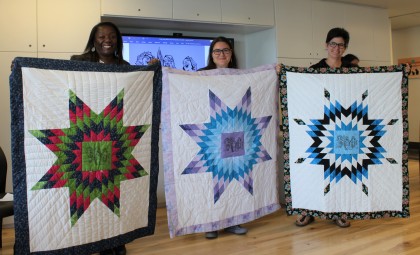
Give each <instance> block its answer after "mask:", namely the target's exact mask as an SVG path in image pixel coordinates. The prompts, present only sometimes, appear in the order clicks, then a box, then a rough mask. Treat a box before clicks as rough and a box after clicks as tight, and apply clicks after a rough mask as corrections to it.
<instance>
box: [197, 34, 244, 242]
mask: <svg viewBox="0 0 420 255" xmlns="http://www.w3.org/2000/svg"><path fill="white" fill-rule="evenodd" d="M218 68H238V66H237V63H236V56H235V51H234V50H233V47H232V44H231V42H230V41H229V40H228V39H226V38H225V37H222V36H220V37H217V38H215V39H214V40H213V41H212V43H211V44H210V50H209V55H208V64H207V66H206V67H204V68H201V69H199V70H198V71H203V70H212V69H218ZM225 231H226V232H229V233H232V234H236V235H244V234H246V233H247V232H248V230H247V229H246V228H243V227H241V226H239V225H235V226H231V227H227V228H225ZM218 235H219V234H218V232H217V231H211V232H206V238H207V239H214V238H217V237H218Z"/></svg>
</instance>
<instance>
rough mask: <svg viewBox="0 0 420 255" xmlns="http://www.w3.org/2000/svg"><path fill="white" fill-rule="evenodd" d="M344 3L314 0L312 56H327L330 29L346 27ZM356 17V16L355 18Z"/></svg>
mask: <svg viewBox="0 0 420 255" xmlns="http://www.w3.org/2000/svg"><path fill="white" fill-rule="evenodd" d="M344 7H345V5H344V4H339V3H332V2H323V1H313V2H312V57H313V58H324V57H326V44H325V39H326V37H327V34H328V31H330V29H331V28H334V27H343V28H345V27H346V22H345V19H344V13H346V12H347V11H346V9H345V8H344ZM354 19H356V18H354Z"/></svg>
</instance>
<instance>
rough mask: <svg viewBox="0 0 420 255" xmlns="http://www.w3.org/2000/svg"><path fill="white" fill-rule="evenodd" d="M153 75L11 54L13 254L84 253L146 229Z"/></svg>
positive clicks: (151, 184) (151, 192) (157, 82)
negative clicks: (12, 60)
mask: <svg viewBox="0 0 420 255" xmlns="http://www.w3.org/2000/svg"><path fill="white" fill-rule="evenodd" d="M161 75H162V74H161V68H160V66H158V65H154V66H147V67H138V66H116V65H104V64H99V63H89V62H79V61H66V60H52V59H34V58H16V59H15V60H14V67H13V71H12V75H11V76H10V101H11V118H12V121H11V127H12V170H13V185H14V189H13V190H14V199H15V233H16V245H15V254H93V253H96V252H99V251H102V250H105V249H109V248H112V247H116V246H119V245H123V244H126V243H129V242H131V241H133V240H134V239H136V238H139V237H143V236H147V235H151V234H153V233H154V227H155V221H156V204H157V202H156V187H157V175H158V165H159V164H158V156H157V155H158V141H159V124H160V98H161V88H162V87H161Z"/></svg>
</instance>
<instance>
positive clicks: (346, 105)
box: [280, 65, 409, 219]
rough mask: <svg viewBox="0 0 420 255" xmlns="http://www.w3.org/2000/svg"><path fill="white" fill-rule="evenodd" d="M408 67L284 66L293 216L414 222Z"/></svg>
mask: <svg viewBox="0 0 420 255" xmlns="http://www.w3.org/2000/svg"><path fill="white" fill-rule="evenodd" d="M406 69H408V68H407V67H406V66H405V65H400V66H381V67H363V68H362V67H360V68H359V67H352V68H342V69H330V68H321V69H313V68H299V67H291V66H282V69H281V72H280V96H281V107H282V108H281V114H282V116H283V118H282V122H283V131H284V132H283V140H284V148H283V149H284V160H285V172H284V178H285V192H286V210H287V213H288V214H289V215H290V214H301V215H308V214H309V215H313V216H316V217H320V218H323V219H335V218H337V217H341V218H348V219H372V218H381V217H409V186H408V119H407V113H408V112H407V107H408V87H407V86H408V79H407V70H406Z"/></svg>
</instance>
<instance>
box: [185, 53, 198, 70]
mask: <svg viewBox="0 0 420 255" xmlns="http://www.w3.org/2000/svg"><path fill="white" fill-rule="evenodd" d="M182 69H183V70H184V71H197V63H196V62H195V61H194V59H193V58H192V57H190V56H186V57H185V58H184V60H183V61H182Z"/></svg>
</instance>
